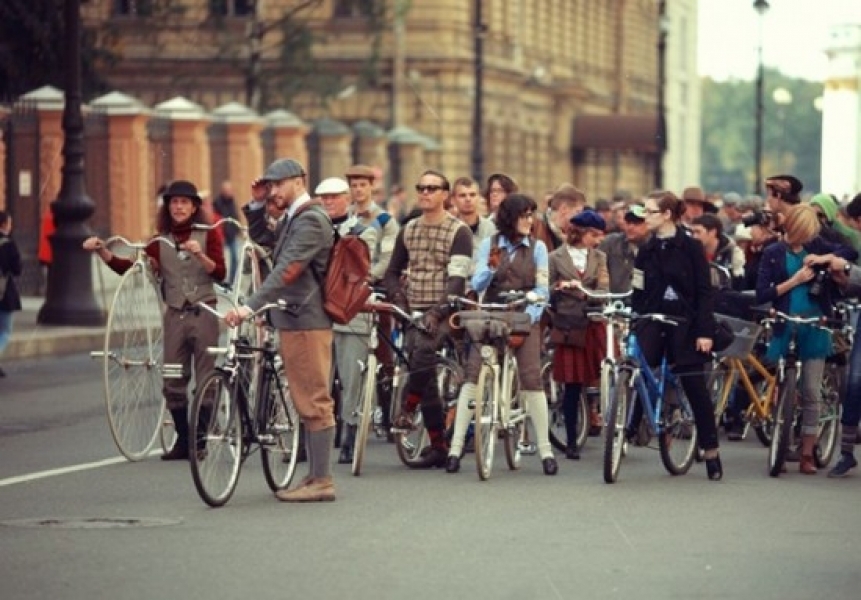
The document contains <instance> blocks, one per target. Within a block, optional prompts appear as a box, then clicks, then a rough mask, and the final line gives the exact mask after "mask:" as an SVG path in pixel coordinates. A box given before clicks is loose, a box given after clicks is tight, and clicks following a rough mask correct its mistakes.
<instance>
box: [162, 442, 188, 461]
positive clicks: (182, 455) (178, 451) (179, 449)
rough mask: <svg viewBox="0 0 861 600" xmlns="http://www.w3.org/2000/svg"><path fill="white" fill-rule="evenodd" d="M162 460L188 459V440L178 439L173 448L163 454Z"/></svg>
mask: <svg viewBox="0 0 861 600" xmlns="http://www.w3.org/2000/svg"><path fill="white" fill-rule="evenodd" d="M161 459H162V460H188V440H184V441H183V440H179V439H178V440H176V443H174V445H173V448H171V449H170V450H169V451H168V452H165V453H164V454H162V455H161Z"/></svg>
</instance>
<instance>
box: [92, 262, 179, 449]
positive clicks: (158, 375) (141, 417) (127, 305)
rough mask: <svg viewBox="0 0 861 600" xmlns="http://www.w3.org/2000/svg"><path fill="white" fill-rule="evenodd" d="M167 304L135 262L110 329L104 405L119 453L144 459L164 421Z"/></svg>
mask: <svg viewBox="0 0 861 600" xmlns="http://www.w3.org/2000/svg"><path fill="white" fill-rule="evenodd" d="M162 334H163V331H162V304H161V298H160V296H159V294H158V292H157V290H156V286H155V283H154V281H153V279H152V275H151V274H150V272H149V270H148V269H147V267H146V266H145V265H144V264H143V263H142V262H136V263H134V264H133V265H132V267H131V268H130V269H129V270H128V271H126V272H125V274H124V275H123V277H122V279H121V280H120V283H119V286H118V287H117V290H116V292H115V293H114V298H113V301H112V302H111V309H110V312H109V313H108V323H107V327H106V329H105V346H104V352H103V354H102V356H103V358H104V385H105V406H106V408H107V413H108V426H109V427H110V429H111V436H112V437H113V438H114V443H115V444H116V445H117V449H118V450H119V451H120V453H121V454H122V455H123V456H125V457H126V458H127V459H129V460H131V461H136V460H141V459H142V458H144V457H145V456H146V455H147V453H148V452H149V450H150V448H151V447H152V445H153V444H154V443H155V440H156V437H157V436H158V435H159V430H160V429H161V424H162V414H163V411H164V396H163V393H162V371H161V369H162V354H163V352H164V343H163V341H162Z"/></svg>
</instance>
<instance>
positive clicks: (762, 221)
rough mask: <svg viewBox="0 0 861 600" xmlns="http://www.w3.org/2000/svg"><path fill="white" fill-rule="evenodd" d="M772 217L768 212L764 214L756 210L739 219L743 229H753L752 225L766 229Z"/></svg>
mask: <svg viewBox="0 0 861 600" xmlns="http://www.w3.org/2000/svg"><path fill="white" fill-rule="evenodd" d="M771 220H772V215H771V213H770V212H765V211H763V210H756V211H754V212H752V213H750V214H747V215H744V216H743V217H742V218H741V222H742V225H744V226H745V227H753V226H754V225H760V226H761V227H768V226H769V224H770V223H771Z"/></svg>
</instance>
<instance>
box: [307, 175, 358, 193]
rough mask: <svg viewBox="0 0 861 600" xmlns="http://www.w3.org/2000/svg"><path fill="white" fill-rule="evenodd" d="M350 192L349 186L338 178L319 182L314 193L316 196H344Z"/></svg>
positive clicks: (329, 178)
mask: <svg viewBox="0 0 861 600" xmlns="http://www.w3.org/2000/svg"><path fill="white" fill-rule="evenodd" d="M349 191H350V186H349V185H348V184H347V182H346V181H344V180H343V179H341V178H340V177H328V178H326V179H324V180H323V181H321V182H320V184H319V185H318V186H317V189H315V190H314V193H315V194H316V195H318V196H323V195H328V194H346V193H347V192H349Z"/></svg>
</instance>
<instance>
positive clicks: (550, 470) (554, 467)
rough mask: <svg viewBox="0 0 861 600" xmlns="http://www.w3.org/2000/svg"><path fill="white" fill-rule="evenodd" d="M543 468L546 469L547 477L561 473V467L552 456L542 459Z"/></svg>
mask: <svg viewBox="0 0 861 600" xmlns="http://www.w3.org/2000/svg"><path fill="white" fill-rule="evenodd" d="M541 466H542V467H544V474H545V475H556V473H557V472H558V471H559V465H558V464H556V459H555V458H553V457H552V456H548V457H547V458H545V459H542V461H541Z"/></svg>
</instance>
